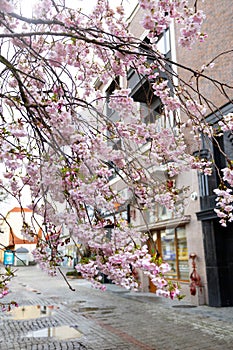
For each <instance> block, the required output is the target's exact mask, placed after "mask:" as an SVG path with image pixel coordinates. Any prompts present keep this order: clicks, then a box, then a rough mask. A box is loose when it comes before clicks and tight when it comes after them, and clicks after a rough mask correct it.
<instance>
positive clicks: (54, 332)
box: [26, 326, 82, 339]
mask: <svg viewBox="0 0 233 350" xmlns="http://www.w3.org/2000/svg"><path fill="white" fill-rule="evenodd" d="M81 336H82V333H80V332H79V331H77V330H76V329H75V328H72V327H70V326H61V327H47V328H43V329H39V330H37V331H31V332H28V333H27V335H26V337H27V338H29V337H33V338H40V337H47V338H51V337H53V338H57V339H73V338H81Z"/></svg>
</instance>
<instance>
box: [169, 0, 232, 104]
mask: <svg viewBox="0 0 233 350" xmlns="http://www.w3.org/2000/svg"><path fill="white" fill-rule="evenodd" d="M193 3H194V0H192V1H191V0H190V4H193ZM197 4H198V9H201V10H203V11H204V12H205V14H206V20H205V22H204V25H203V31H204V32H206V33H207V34H208V38H207V39H206V40H205V42H203V43H199V42H198V43H196V44H195V46H193V48H192V50H187V49H185V48H182V47H180V46H178V44H176V48H177V50H176V55H177V61H178V62H181V63H182V64H183V65H186V66H188V67H192V68H194V69H196V70H200V69H201V66H202V65H203V64H207V63H208V62H209V61H210V60H212V59H213V58H214V57H216V56H217V55H219V54H221V53H222V52H226V51H228V50H230V49H232V50H233V31H232V24H233V1H232V0H205V2H202V1H201V0H199V1H198V2H197ZM178 33H179V28H178V26H177V27H176V35H178ZM232 54H233V53H232V52H230V53H228V54H226V55H222V56H220V57H219V58H218V59H217V60H215V66H214V68H213V69H212V70H211V69H210V70H207V71H206V72H205V73H206V74H207V75H209V76H211V77H212V78H214V79H216V80H220V81H221V82H223V83H226V84H230V85H231V86H233V59H232V56H233V55H232ZM179 73H180V74H182V77H184V78H185V79H186V80H187V81H188V80H189V78H190V76H191V75H192V74H191V73H190V72H185V71H184V70H179ZM199 83H200V92H201V93H203V95H204V96H205V97H206V98H208V99H209V100H211V101H212V102H213V103H214V104H213V105H212V106H211V108H212V110H213V111H214V110H215V109H216V107H221V106H223V105H224V104H226V103H228V102H229V99H228V98H226V97H225V96H224V95H223V94H222V93H221V92H220V91H219V90H218V89H217V88H216V86H214V84H213V83H211V82H209V81H208V80H206V79H203V78H200V79H199ZM226 92H227V93H228V95H229V97H231V98H232V97H233V89H231V90H229V89H226Z"/></svg>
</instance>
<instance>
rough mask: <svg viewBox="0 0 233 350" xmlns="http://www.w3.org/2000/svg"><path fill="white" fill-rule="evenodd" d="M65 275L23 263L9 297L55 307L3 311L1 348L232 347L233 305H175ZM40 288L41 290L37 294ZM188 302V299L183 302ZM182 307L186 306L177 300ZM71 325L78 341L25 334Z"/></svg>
mask: <svg viewBox="0 0 233 350" xmlns="http://www.w3.org/2000/svg"><path fill="white" fill-rule="evenodd" d="M71 283H72V286H73V287H74V288H75V289H76V292H72V291H70V290H69V289H68V288H67V285H66V283H65V282H64V280H63V279H62V278H61V277H56V278H53V279H51V278H49V277H48V276H47V275H46V274H45V273H43V272H42V271H40V270H39V268H37V267H36V266H33V267H22V268H21V267H19V268H18V272H17V277H16V279H15V281H14V283H13V284H12V292H11V293H10V295H9V296H8V297H9V298H14V299H17V300H18V302H19V304H20V306H24V305H41V306H51V305H53V306H55V307H57V309H54V312H53V313H52V314H51V316H49V317H47V316H46V317H43V318H36V319H25V320H13V319H12V318H10V317H9V315H5V314H4V315H0V349H1V350H73V349H76V350H139V349H141V350H190V349H192V350H219V349H224V350H232V342H233V308H210V307H207V306H201V307H195V308H190V309H188V308H174V307H173V306H174V305H177V302H171V301H169V300H167V299H161V298H158V297H156V296H154V295H153V296H152V295H148V294H146V293H144V294H143V293H141V294H138V293H134V292H132V293H126V292H123V290H122V289H120V288H119V287H116V286H113V285H108V286H107V287H108V288H107V289H108V290H107V292H100V291H98V290H94V289H92V288H91V287H90V284H89V283H88V282H86V281H84V280H72V281H71ZM33 289H36V290H37V291H39V292H40V294H37V293H35V292H33ZM184 303H185V301H184ZM179 305H182V304H179ZM64 325H65V326H70V327H73V328H75V329H76V330H78V331H79V332H81V333H82V336H81V337H80V338H76V339H61V340H59V339H56V338H54V337H43V338H36V337H31V338H27V337H26V335H27V333H28V332H30V331H37V330H41V329H43V328H46V327H56V326H64Z"/></svg>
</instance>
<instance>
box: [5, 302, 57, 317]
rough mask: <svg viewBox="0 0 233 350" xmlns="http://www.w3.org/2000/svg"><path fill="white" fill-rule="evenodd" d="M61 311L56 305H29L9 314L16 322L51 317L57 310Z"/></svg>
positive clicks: (17, 308)
mask: <svg viewBox="0 0 233 350" xmlns="http://www.w3.org/2000/svg"><path fill="white" fill-rule="evenodd" d="M57 309H59V307H58V306H54V305H49V306H45V305H27V306H19V307H16V308H15V309H13V310H11V311H10V312H9V315H10V316H11V317H12V319H14V320H29V319H32V318H40V317H45V316H47V317H49V316H51V315H52V314H53V312H54V311H55V310H57Z"/></svg>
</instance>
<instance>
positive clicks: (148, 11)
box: [139, 0, 207, 49]
mask: <svg viewBox="0 0 233 350" xmlns="http://www.w3.org/2000/svg"><path fill="white" fill-rule="evenodd" d="M139 5H140V6H141V8H142V9H143V10H145V15H144V18H143V21H142V25H143V27H144V28H145V29H147V30H149V31H150V33H149V36H150V37H151V38H152V40H153V38H154V37H158V36H159V35H160V34H161V33H162V32H163V31H164V30H165V29H167V28H168V27H169V25H170V24H171V22H172V20H175V21H176V22H177V23H179V24H180V25H181V29H180V38H179V43H180V45H181V46H182V47H186V48H189V49H190V48H191V47H192V45H193V44H194V43H195V42H196V41H197V40H199V41H201V42H202V41H204V39H205V38H206V37H207V34H206V33H203V32H202V31H201V26H202V24H203V21H204V20H205V18H206V16H205V14H204V13H203V11H201V10H196V9H193V8H191V7H188V1H187V0H182V1H180V0H175V1H170V0H166V1H164V0H158V1H150V0H149V1H148V0H139Z"/></svg>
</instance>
